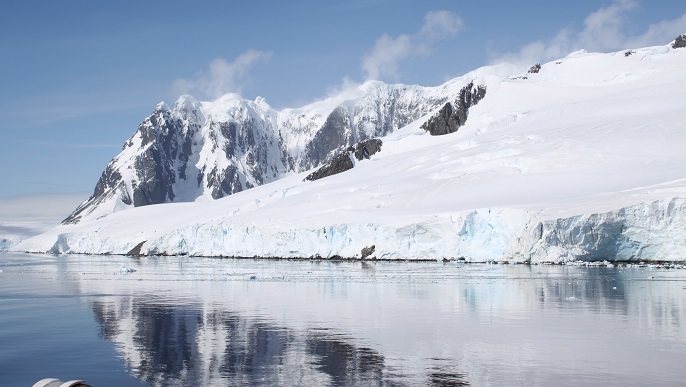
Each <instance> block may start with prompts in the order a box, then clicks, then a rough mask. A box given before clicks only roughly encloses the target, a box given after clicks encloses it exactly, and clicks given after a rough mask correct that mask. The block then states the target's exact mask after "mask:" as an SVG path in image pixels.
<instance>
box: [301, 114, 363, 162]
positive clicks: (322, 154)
mask: <svg viewBox="0 0 686 387" xmlns="http://www.w3.org/2000/svg"><path fill="white" fill-rule="evenodd" d="M351 126H352V125H351V122H350V118H349V117H348V115H347V114H346V110H345V109H343V108H341V107H338V108H336V109H334V111H332V112H331V114H329V116H328V117H327V118H326V122H325V123H324V126H322V128H321V129H320V130H319V131H318V132H317V134H316V135H315V136H314V138H313V139H312V142H310V143H309V144H307V154H308V157H307V161H308V162H309V163H310V165H312V166H315V165H321V164H322V163H324V162H326V161H327V160H329V159H330V157H331V156H332V155H334V154H336V153H337V151H338V152H340V150H341V149H345V147H347V146H348V145H349V141H350V138H349V137H350V136H349V130H347V129H348V128H350V127H351ZM333 157H334V158H335V157H337V156H333ZM332 161H333V160H332Z"/></svg>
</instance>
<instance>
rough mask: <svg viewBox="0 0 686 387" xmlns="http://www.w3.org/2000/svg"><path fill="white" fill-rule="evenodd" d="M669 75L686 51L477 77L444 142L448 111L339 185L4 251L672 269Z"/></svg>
mask: <svg viewBox="0 0 686 387" xmlns="http://www.w3.org/2000/svg"><path fill="white" fill-rule="evenodd" d="M684 65H686V49H682V48H673V47H672V45H671V44H670V45H665V46H657V47H648V48H643V49H635V50H632V55H625V52H617V53H609V54H600V53H586V52H583V51H580V52H576V53H573V54H571V55H569V56H568V57H566V58H563V59H560V60H558V61H554V62H550V63H546V64H543V65H542V66H541V67H540V69H539V71H538V72H537V73H535V72H534V73H527V74H525V75H517V74H515V75H513V76H509V77H503V76H502V73H503V69H504V68H505V67H486V68H481V69H478V70H476V71H474V72H472V73H469V74H467V75H465V76H464V77H461V78H458V79H457V80H453V81H450V82H448V84H447V85H456V86H451V87H450V89H451V90H454V92H455V93H459V89H460V87H462V86H464V85H467V84H469V83H470V82H473V84H475V85H480V86H483V87H484V88H485V90H487V92H486V94H485V97H484V98H482V99H481V100H480V101H479V103H478V105H474V106H472V107H471V108H470V110H469V118H468V119H467V120H466V122H465V123H464V125H463V126H461V127H459V128H458V129H459V130H457V132H455V133H450V134H447V135H444V136H432V135H431V134H430V133H428V132H427V131H426V130H424V129H422V126H423V125H424V127H426V125H425V124H426V123H427V122H429V121H430V120H431V119H432V117H436V116H437V115H439V116H440V114H445V112H448V113H450V112H451V111H452V110H451V109H446V108H445V106H444V105H445V100H441V102H437V103H435V104H434V105H432V106H433V108H432V109H431V110H430V111H427V112H425V113H423V114H422V115H421V116H419V117H417V118H416V119H415V120H414V121H412V122H411V123H409V124H408V125H406V126H404V127H403V128H402V129H399V130H394V131H391V132H390V133H384V134H386V136H385V137H383V148H382V150H381V151H380V152H378V153H375V154H374V155H371V157H370V158H369V159H364V160H357V161H355V168H353V169H350V170H347V171H345V172H343V173H338V174H336V175H333V176H329V177H325V178H323V179H319V180H316V181H303V179H304V178H305V176H306V175H307V174H308V171H302V172H297V171H295V170H294V171H292V172H290V173H289V174H285V175H284V177H281V178H278V179H276V180H273V181H271V182H269V183H268V184H263V185H260V186H255V187H254V188H251V189H249V190H244V191H242V192H236V193H234V194H233V195H230V196H226V197H223V198H221V199H218V200H214V201H204V202H201V201H196V202H187V203H166V204H159V205H149V206H144V207H137V208H132V209H129V210H127V211H119V212H115V213H110V212H111V211H103V212H98V213H97V215H98V217H95V216H89V217H84V218H83V219H81V220H80V221H79V222H78V223H76V224H65V225H60V226H58V227H56V228H55V229H53V230H50V231H48V232H47V233H44V234H42V235H40V236H37V237H34V238H31V239H29V240H26V241H24V242H22V243H21V244H19V245H17V246H16V247H15V248H14V249H16V250H20V251H32V252H52V253H89V254H127V253H140V254H189V255H206V256H235V257H253V256H258V257H283V258H296V257H298V258H308V257H321V258H332V257H343V258H361V257H362V255H363V254H362V250H363V249H365V248H367V250H366V251H367V252H368V251H370V249H369V248H371V246H374V249H373V251H374V252H373V253H372V254H371V255H370V256H368V257H366V259H373V258H376V259H441V258H446V259H465V260H467V261H511V262H562V261H573V260H611V261H615V260H658V261H680V260H685V259H686V204H685V203H686V151H684V150H685V149H686V123H685V122H684V119H683V114H684V113H683V111H684V110H683V106H684V101H686V88H684V87H683V85H684V84H686V74H685V73H684V72H683V68H684ZM457 86H460V87H457ZM446 88H447V86H445V85H443V86H441V87H438V88H436V89H433V90H439V89H443V90H445V89H446ZM455 95H457V94H453V95H449V96H447V98H448V100H449V99H450V98H454V97H455ZM214 106H215V107H217V106H219V105H214ZM441 111H443V113H441ZM451 131H452V130H449V131H448V132H451ZM347 146H349V144H346V146H345V147H343V148H342V149H345V148H346V147H347ZM332 154H333V153H332ZM189 160H190V158H189ZM308 165H309V166H310V167H314V166H315V165H314V164H308Z"/></svg>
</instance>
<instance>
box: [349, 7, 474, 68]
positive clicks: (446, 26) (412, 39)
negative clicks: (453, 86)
mask: <svg viewBox="0 0 686 387" xmlns="http://www.w3.org/2000/svg"><path fill="white" fill-rule="evenodd" d="M462 28H463V22H462V19H460V17H459V16H458V15H456V14H454V13H452V12H448V11H432V12H429V13H427V14H426V16H425V17H424V24H423V25H422V27H421V28H420V29H419V31H418V32H417V33H415V34H412V35H405V34H403V35H398V36H397V37H395V38H393V37H391V36H390V35H388V34H383V35H381V37H379V38H378V39H377V40H376V42H375V43H374V48H372V50H371V51H370V52H368V53H367V54H365V55H364V56H363V58H362V70H363V71H364V73H365V77H366V79H391V80H397V79H398V78H399V77H400V64H401V62H402V61H403V60H405V59H407V58H410V57H413V56H427V55H429V53H431V50H432V47H433V45H434V44H435V42H436V41H438V40H443V39H447V38H450V37H454V36H456V35H457V34H458V33H459V32H460V31H461V30H462Z"/></svg>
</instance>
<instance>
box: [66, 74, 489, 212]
mask: <svg viewBox="0 0 686 387" xmlns="http://www.w3.org/2000/svg"><path fill="white" fill-rule="evenodd" d="M470 81H471V80H469V79H466V78H464V77H463V78H458V79H455V80H452V81H450V82H447V83H446V84H444V85H442V86H439V87H421V86H408V85H389V84H385V83H382V82H378V81H369V82H366V83H364V84H362V85H360V86H358V87H356V88H354V89H351V90H347V91H345V92H343V93H341V94H340V95H337V96H333V97H331V98H328V99H327V100H324V101H320V102H316V103H314V104H311V105H308V106H305V107H302V108H299V109H284V110H282V111H277V110H274V109H273V108H272V107H271V106H269V105H268V104H267V102H266V101H265V100H264V99H263V98H257V99H256V100H255V101H249V100H246V99H243V98H241V97H240V96H238V95H236V94H228V95H225V96H224V97H222V98H220V99H218V100H216V101H213V102H200V101H198V100H196V99H195V98H193V97H191V96H188V95H184V96H182V97H181V98H179V100H178V101H177V102H176V104H175V105H174V108H173V109H170V108H169V107H168V106H167V105H166V104H164V103H160V104H158V105H157V107H156V108H155V109H154V110H153V112H152V114H151V115H150V116H149V117H147V118H146V119H145V120H143V122H142V123H141V124H140V126H139V127H138V130H137V131H136V132H135V133H134V134H133V136H131V138H130V139H129V140H128V141H126V143H125V144H124V147H123V149H122V151H121V153H119V155H117V156H116V157H115V158H114V159H112V161H111V162H110V163H109V164H108V165H107V168H106V169H105V171H104V172H103V173H102V176H101V177H100V180H99V181H98V183H97V185H96V187H95V190H94V192H93V195H92V196H91V197H90V198H89V199H88V200H86V201H85V202H84V203H82V204H81V205H80V206H79V207H78V208H77V209H76V210H75V211H74V212H73V213H72V214H71V215H70V216H69V217H68V218H67V219H65V220H64V223H65V224H71V223H78V222H79V221H80V220H81V219H82V218H84V217H89V216H103V215H107V214H109V213H113V212H116V211H119V210H122V209H126V208H130V207H140V206H145V205H149V204H159V203H169V202H187V201H195V200H198V199H199V198H211V199H219V198H221V197H224V196H227V195H231V194H234V193H236V192H241V191H244V190H246V189H249V188H253V187H255V186H258V185H262V184H264V183H268V182H271V181H274V180H276V179H279V178H281V177H284V176H287V175H289V174H293V173H298V172H302V171H306V170H309V169H312V168H315V167H318V166H321V165H323V164H325V163H327V162H329V161H331V160H332V159H333V158H334V157H335V156H337V155H338V154H340V153H341V152H343V151H344V150H345V149H346V148H348V147H350V146H353V145H355V144H356V143H358V142H361V141H364V140H367V139H370V138H374V137H382V136H385V135H387V134H389V133H392V132H393V131H395V130H397V129H399V128H402V127H404V126H405V125H407V124H409V123H411V122H413V121H415V120H417V119H419V118H420V117H422V116H424V115H426V114H428V113H431V112H432V111H434V110H436V109H437V108H438V107H441V106H444V105H446V104H447V106H450V105H452V104H454V105H455V106H456V107H457V108H456V109H455V110H456V111H457V110H459V109H462V110H465V107H467V108H468V105H465V103H464V101H461V100H460V98H461V97H462V99H464V98H465V93H466V94H467V95H470V94H471V92H472V90H471V89H472V88H475V87H476V86H474V85H473V84H471V83H470V84H469V85H467V82H470ZM465 87H467V89H465V90H462V89H464V88H465ZM475 92H476V90H475ZM479 93H481V96H480V98H483V94H484V93H485V89H481V90H480V91H479ZM475 101H478V99H475ZM463 113H464V114H466V111H465V112H463Z"/></svg>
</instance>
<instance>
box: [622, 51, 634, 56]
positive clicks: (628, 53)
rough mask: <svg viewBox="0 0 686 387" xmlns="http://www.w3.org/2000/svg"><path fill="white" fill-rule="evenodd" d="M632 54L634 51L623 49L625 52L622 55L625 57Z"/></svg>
mask: <svg viewBox="0 0 686 387" xmlns="http://www.w3.org/2000/svg"><path fill="white" fill-rule="evenodd" d="M632 55H634V52H633V51H631V50H628V51H625V52H624V56H625V57H626V56H632Z"/></svg>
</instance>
